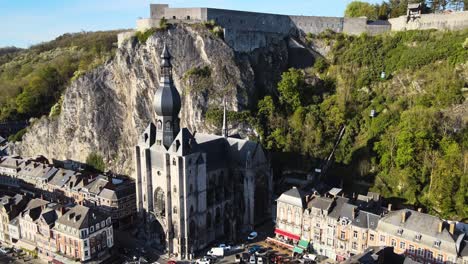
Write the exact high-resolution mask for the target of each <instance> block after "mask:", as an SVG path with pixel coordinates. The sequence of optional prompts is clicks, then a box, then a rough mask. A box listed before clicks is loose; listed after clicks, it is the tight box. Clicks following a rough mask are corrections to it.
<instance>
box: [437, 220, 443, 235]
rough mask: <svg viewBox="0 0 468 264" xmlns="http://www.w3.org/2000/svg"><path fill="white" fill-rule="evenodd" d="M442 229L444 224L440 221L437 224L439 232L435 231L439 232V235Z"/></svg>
mask: <svg viewBox="0 0 468 264" xmlns="http://www.w3.org/2000/svg"><path fill="white" fill-rule="evenodd" d="M443 228H444V222H442V221H441V222H439V230H437V231H439V233H442V229H443Z"/></svg>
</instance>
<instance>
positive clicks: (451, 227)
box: [449, 222, 455, 235]
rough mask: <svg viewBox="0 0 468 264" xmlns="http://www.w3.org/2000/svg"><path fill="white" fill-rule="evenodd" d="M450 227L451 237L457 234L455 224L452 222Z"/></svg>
mask: <svg viewBox="0 0 468 264" xmlns="http://www.w3.org/2000/svg"><path fill="white" fill-rule="evenodd" d="M449 227H450V229H449V232H450V234H451V235H453V234H454V233H455V222H451V223H450V226H449Z"/></svg>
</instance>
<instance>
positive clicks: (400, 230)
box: [397, 228, 403, 236]
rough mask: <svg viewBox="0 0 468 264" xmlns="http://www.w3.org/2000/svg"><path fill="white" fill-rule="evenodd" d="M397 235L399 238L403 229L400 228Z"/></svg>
mask: <svg viewBox="0 0 468 264" xmlns="http://www.w3.org/2000/svg"><path fill="white" fill-rule="evenodd" d="M397 233H398V235H400V236H401V235H402V234H403V229H401V228H400V229H398V231H397Z"/></svg>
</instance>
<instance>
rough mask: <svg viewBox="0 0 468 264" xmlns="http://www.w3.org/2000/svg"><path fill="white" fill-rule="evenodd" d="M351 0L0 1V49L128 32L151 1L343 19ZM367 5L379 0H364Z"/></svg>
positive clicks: (184, 5)
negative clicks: (68, 37) (91, 33)
mask: <svg viewBox="0 0 468 264" xmlns="http://www.w3.org/2000/svg"><path fill="white" fill-rule="evenodd" d="M350 1H351V0H166V1H163V0H161V1H155V0H153V1H151V0H0V47H3V46H17V47H23V48H25V47H28V46H30V45H33V44H37V43H39V42H43V41H48V40H52V39H54V38H56V37H57V36H59V35H61V34H63V33H67V32H79V31H83V30H85V31H97V30H109V29H127V28H134V27H135V20H136V19H137V18H139V17H148V16H149V4H150V3H168V4H169V5H170V6H173V7H217V8H227V9H236V10H245V11H258V12H266V13H279V14H292V15H322V16H342V15H343V12H344V9H345V7H346V5H347V4H348V3H349V2H350ZM368 2H371V3H377V2H381V0H368Z"/></svg>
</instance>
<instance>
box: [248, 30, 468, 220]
mask: <svg viewBox="0 0 468 264" xmlns="http://www.w3.org/2000/svg"><path fill="white" fill-rule="evenodd" d="M467 36H468V31H467V30H465V31H458V32H456V31H454V32H436V31H407V32H398V33H391V34H388V35H381V36H367V35H362V36H359V37H354V36H345V35H342V34H336V33H333V34H332V33H328V32H327V33H324V34H321V35H318V36H316V37H315V38H319V39H320V40H321V41H323V40H328V41H329V43H330V44H331V45H332V46H333V48H332V51H331V53H330V54H329V58H328V60H321V59H319V60H317V61H316V63H315V65H314V68H313V69H307V70H297V69H289V70H288V71H286V72H284V73H283V75H282V79H281V81H280V82H279V83H278V94H277V96H273V95H267V96H265V97H264V98H263V99H262V100H260V101H259V102H258V106H257V112H256V115H255V116H254V118H255V120H254V121H253V122H252V123H253V124H256V126H257V131H258V132H259V134H260V135H261V140H262V142H263V144H264V146H266V147H267V148H268V149H270V150H271V151H274V152H293V153H297V154H302V155H304V156H306V157H309V159H310V160H315V159H324V158H326V157H327V156H328V155H329V154H330V152H331V151H332V149H333V145H334V143H335V140H336V137H337V134H338V132H339V131H340V128H341V127H342V126H343V125H345V126H346V130H345V133H344V135H343V138H342V140H341V141H340V144H338V146H337V148H336V153H335V162H336V164H335V165H336V166H340V167H342V168H343V169H344V170H345V171H346V175H345V176H343V175H340V176H343V180H344V181H345V188H352V187H351V185H347V184H346V183H353V182H358V181H359V182H362V181H366V182H368V184H370V185H371V186H372V188H371V189H372V190H374V191H377V192H380V193H381V194H382V195H384V196H385V197H399V198H402V199H403V200H404V201H405V202H406V203H408V204H414V205H416V206H423V207H425V208H428V209H429V210H430V211H431V212H432V213H435V214H438V215H440V216H441V217H444V218H452V219H463V218H466V216H467V215H468V209H466V204H467V201H468V191H467V190H468V185H467V184H468V175H467V173H466V168H465V167H466V165H465V164H464V163H466V156H467V155H468V154H467V152H466V151H467V147H468V129H467V128H466V127H465V125H464V124H463V126H461V127H460V121H459V120H461V118H462V117H463V116H466V112H464V113H462V114H457V115H455V116H454V115H453V114H450V113H452V111H449V110H450V109H460V108H459V107H458V106H459V105H460V104H463V102H464V101H465V100H466V99H465V96H466V95H464V94H463V92H462V91H463V88H464V87H466V85H467V83H466V79H465V78H466V77H464V76H466V66H463V64H464V63H466V61H468V53H467V50H466V49H465V48H464V47H463V43H464V42H465V40H466V38H467ZM310 38H314V36H312V35H311V36H310ZM312 40H313V39H311V41H312ZM382 71H385V73H386V76H387V77H386V78H384V79H382V78H380V74H381V72H382ZM320 78H321V79H320ZM371 110H374V111H375V112H376V113H377V115H376V116H374V117H370V116H369V113H370V112H371ZM457 120H458V121H457ZM328 176H329V177H336V176H337V175H333V173H329V175H328ZM348 191H355V190H348Z"/></svg>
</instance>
